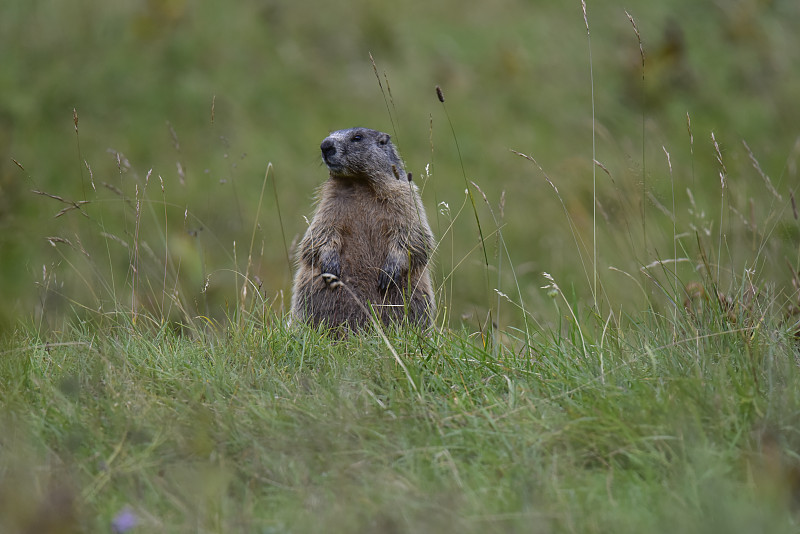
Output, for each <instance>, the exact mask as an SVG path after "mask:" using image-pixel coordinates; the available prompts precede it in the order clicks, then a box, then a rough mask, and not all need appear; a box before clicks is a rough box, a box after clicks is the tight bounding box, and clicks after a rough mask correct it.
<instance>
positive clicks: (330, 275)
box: [292, 128, 435, 330]
mask: <svg viewBox="0 0 800 534" xmlns="http://www.w3.org/2000/svg"><path fill="white" fill-rule="evenodd" d="M320 150H321V152H322V159H323V161H324V162H325V164H326V165H327V166H328V169H329V171H330V177H329V179H328V180H327V181H326V182H325V183H323V185H322V186H321V187H320V190H319V193H318V199H319V203H318V205H317V209H316V211H315V213H314V216H313V218H312V221H311V224H310V226H309V228H308V230H307V231H306V233H305V236H304V237H303V240H302V241H301V243H300V245H299V248H298V254H297V273H296V274H295V279H294V288H293V292H292V315H293V316H294V317H295V318H296V319H299V320H304V321H308V322H309V323H311V324H312V325H314V326H316V325H318V324H321V323H324V324H326V325H328V326H331V327H345V328H347V329H348V330H356V329H360V328H363V327H364V326H365V325H367V324H369V322H370V314H372V313H375V314H376V315H377V317H378V318H380V319H381V321H382V322H383V323H384V324H387V325H388V324H389V323H391V322H403V321H404V320H408V321H409V322H410V323H412V324H415V325H417V326H420V327H427V326H430V325H431V324H432V322H433V316H434V313H435V303H434V294H433V286H432V283H431V278H430V273H429V269H428V263H429V260H430V255H431V253H432V252H433V248H434V241H433V234H432V233H431V230H430V227H429V225H428V220H427V216H426V215H425V210H424V208H423V207H422V201H421V200H420V197H419V192H418V190H417V187H416V186H415V185H414V184H412V183H410V182H409V180H408V179H407V178H406V173H405V168H404V165H403V161H402V159H400V155H399V154H398V153H397V149H396V148H395V147H394V145H393V144H392V142H391V138H390V136H389V135H388V134H386V133H383V132H378V131H376V130H370V129H367V128H351V129H349V130H339V131H337V132H333V133H332V134H330V135H329V136H328V137H326V138H325V140H324V141H322V144H321V145H320Z"/></svg>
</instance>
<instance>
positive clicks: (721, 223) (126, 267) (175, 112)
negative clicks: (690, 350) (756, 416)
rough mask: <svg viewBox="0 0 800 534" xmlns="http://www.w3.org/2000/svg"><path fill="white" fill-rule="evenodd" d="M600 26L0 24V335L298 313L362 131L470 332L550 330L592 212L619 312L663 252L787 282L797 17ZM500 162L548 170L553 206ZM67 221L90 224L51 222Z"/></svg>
mask: <svg viewBox="0 0 800 534" xmlns="http://www.w3.org/2000/svg"><path fill="white" fill-rule="evenodd" d="M625 9H627V10H628V12H629V13H630V15H631V16H632V17H633V18H634V20H635V22H636V25H637V28H638V32H639V35H640V36H641V39H642V43H643V49H644V53H645V58H646V59H645V69H644V73H645V76H644V80H643V79H642V61H641V57H640V52H639V44H638V41H637V36H636V33H635V32H634V28H633V26H632V24H631V22H630V21H629V19H628V17H627V16H626V13H625ZM588 20H589V26H590V29H591V42H589V40H588V39H587V32H586V27H585V25H584V19H583V13H582V10H581V4H580V2H578V1H576V2H555V1H550V2H546V1H541V2H536V1H523V0H498V1H496V2H491V3H489V2H486V3H474V4H469V5H468V4H464V3H460V2H459V3H457V2H452V1H442V2H421V1H418V0H411V1H405V2H381V3H378V2H372V1H366V0H363V1H354V2H348V3H342V4H331V3H329V2H321V1H318V0H312V1H307V2H293V3H290V2H277V1H268V0H267V1H251V0H245V1H241V2H235V3H222V2H217V3H211V2H199V1H192V0H141V1H131V2H119V1H118V2H108V1H104V0H103V1H101V0H84V1H81V2H64V1H52V0H51V1H48V0H37V1H30V2H28V1H21V0H15V1H10V2H4V3H3V5H2V7H0V50H2V51H3V52H2V64H1V65H0V95H2V98H0V156H1V157H0V295H2V297H3V302H4V306H3V309H2V311H0V325H2V328H9V327H13V325H14V324H15V322H16V321H18V320H20V318H21V319H22V320H25V321H29V320H32V321H35V322H36V323H37V324H40V325H42V326H48V327H55V326H57V325H58V324H60V321H61V320H63V319H64V318H65V317H67V318H74V317H75V315H76V314H77V315H78V317H91V316H92V315H93V314H95V313H97V312H98V311H99V312H110V311H113V310H114V309H116V308H122V309H125V308H130V307H131V306H134V307H136V308H137V309H149V310H152V311H154V312H155V314H156V315H157V316H163V317H165V318H174V319H176V320H178V321H185V320H186V317H197V316H201V315H202V316H208V317H212V318H217V319H219V318H221V317H224V315H225V313H227V312H229V311H230V310H231V309H235V307H236V306H237V305H238V303H239V302H240V300H241V295H242V279H243V276H241V275H244V274H245V273H247V274H248V275H249V276H250V278H251V279H252V280H253V282H254V284H256V285H258V286H259V288H258V290H259V291H260V293H261V295H262V296H263V298H265V299H266V302H267V303H269V304H271V305H272V306H273V307H274V308H275V309H278V310H280V309H282V308H281V307H282V306H283V309H285V308H287V307H288V299H289V290H290V287H291V270H292V269H291V266H290V265H289V264H288V262H287V249H291V246H292V243H293V242H294V241H295V240H296V239H297V237H298V236H300V235H302V232H303V231H304V229H305V225H306V223H305V221H304V219H303V217H304V216H309V215H310V214H311V212H312V200H313V192H314V189H315V188H316V187H317V185H318V184H320V183H321V182H322V181H323V180H324V179H325V178H326V172H325V169H324V168H323V167H322V165H321V163H320V158H319V154H318V152H319V148H318V147H319V143H320V141H321V140H322V139H323V138H324V137H325V136H326V134H327V133H328V132H329V131H331V130H336V129H341V128H347V127H351V126H356V125H361V126H367V127H371V128H375V129H380V130H384V131H388V132H390V133H392V134H393V139H394V140H395V142H396V143H397V144H398V146H399V148H400V150H401V153H402V154H403V156H404V158H405V160H406V162H407V165H408V169H409V170H410V171H412V172H413V173H414V176H415V180H416V182H417V183H418V184H419V185H420V187H422V188H423V199H424V202H425V204H426V207H427V209H428V214H429V217H430V219H431V225H432V227H433V229H434V233H435V234H436V236H437V238H438V239H440V240H441V245H440V248H439V250H438V252H437V256H436V266H435V269H434V272H435V278H436V283H437V285H439V286H440V287H441V288H442V293H441V294H440V301H441V303H442V305H441V306H440V307H441V308H442V310H443V311H446V312H447V314H448V316H449V318H450V319H449V321H450V324H451V325H457V324H459V323H460V322H461V321H465V322H467V323H469V324H472V325H475V326H477V325H479V324H480V323H482V322H483V321H485V318H486V316H487V312H488V310H489V309H490V308H493V309H494V312H493V313H494V315H495V317H493V319H494V320H497V317H496V314H497V311H498V307H499V310H500V311H501V312H502V313H501V315H500V318H499V322H500V323H501V326H506V325H519V323H520V314H519V313H518V310H517V309H516V307H515V306H513V305H511V304H508V303H506V302H505V301H502V302H500V303H499V304H498V300H497V294H496V293H495V292H494V290H495V289H499V290H500V291H502V292H503V293H506V294H508V295H509V296H510V297H511V298H513V299H514V300H519V298H520V296H521V298H522V300H523V301H524V302H525V305H526V307H527V308H528V309H529V310H532V313H533V314H534V316H539V315H540V314H541V317H544V318H545V319H547V313H550V312H551V310H552V306H551V305H549V304H547V303H546V300H547V296H546V295H545V292H544V291H543V290H542V289H541V286H542V285H544V284H545V283H546V281H545V280H544V279H543V278H542V275H541V273H542V272H543V271H547V272H549V273H552V274H553V276H554V277H555V278H556V280H557V281H558V283H559V284H560V285H561V286H562V288H564V289H565V293H567V294H569V295H574V296H575V299H576V300H578V301H580V302H588V301H589V300H587V299H589V296H590V294H591V291H590V290H591V285H592V274H591V271H592V266H591V258H592V253H591V247H592V211H593V205H596V206H597V208H598V215H597V220H598V226H597V229H598V237H597V245H598V256H599V261H598V272H599V273H600V278H601V282H602V284H603V288H604V291H605V293H604V295H605V296H604V298H602V299H601V301H602V302H604V306H606V307H610V308H612V309H617V308H623V307H629V308H628V309H631V310H635V309H637V308H641V307H643V306H644V305H645V304H646V303H647V302H652V300H651V299H652V296H653V295H656V299H655V301H658V299H659V298H660V297H658V291H657V284H654V283H653V280H652V279H651V278H648V277H646V276H643V275H642V274H640V267H641V266H642V265H646V264H648V263H650V262H652V261H653V260H655V259H669V258H673V256H674V248H675V246H677V248H678V250H677V252H678V256H679V257H687V258H689V259H690V261H688V262H684V263H680V264H677V265H678V267H679V271H678V275H679V279H680V281H681V283H682V284H685V283H689V282H691V281H692V280H695V279H697V278H698V277H699V276H700V275H699V274H698V273H697V270H698V264H699V260H698V258H700V248H699V246H698V241H699V242H700V243H701V244H704V245H702V246H704V247H707V250H706V251H705V252H706V253H707V254H709V255H710V256H712V257H711V261H712V263H713V264H714V265H715V266H716V265H719V267H720V269H719V271H720V275H719V276H720V277H721V278H725V277H727V279H733V278H734V277H736V276H742V273H743V272H745V271H744V270H745V269H751V270H753V271H754V272H756V273H757V274H758V276H759V277H760V279H763V280H765V281H768V282H770V283H774V284H776V285H787V284H788V283H789V281H790V279H791V271H790V270H789V268H787V265H786V264H787V263H788V264H789V265H790V266H793V268H795V269H796V268H797V263H798V258H797V254H798V252H797V242H798V226H797V221H796V219H795V218H794V215H793V213H792V209H791V203H790V193H791V192H792V191H794V190H795V189H796V188H797V166H796V162H797V158H798V155H800V105H798V102H799V101H798V95H800V32H798V24H800V3H798V2H797V1H796V0H773V1H768V0H764V1H762V0H718V1H715V2H696V1H693V0H671V1H665V2H646V1H641V0H638V1H637V0H633V1H629V2H625V3H623V2H617V1H605V2H591V1H590V2H588ZM590 46H591V65H590ZM370 52H371V53H372V56H373V57H374V59H375V63H376V66H377V72H378V74H379V77H380V81H381V85H382V88H383V92H382V90H381V87H380V86H379V84H378V80H377V79H376V72H375V71H374V70H373V66H372V63H371V61H370V57H369V53H370ZM590 66H591V72H592V74H593V78H592V77H590ZM437 84H438V85H440V86H441V87H442V89H443V91H444V94H445V97H446V99H447V100H446V104H445V106H446V108H445V107H444V106H442V104H440V103H439V102H438V100H437V98H436V94H435V92H434V87H435V86H436V85H437ZM592 94H594V108H595V118H596V122H595V124H596V126H595V132H596V154H595V156H594V157H595V158H596V159H597V160H598V161H599V162H601V163H602V164H603V166H604V167H605V168H606V169H607V170H608V173H606V172H604V171H603V170H602V169H600V168H597V167H595V168H594V170H596V172H597V177H596V180H597V203H596V204H595V203H594V202H593V198H592V195H593V192H592V191H593V165H592V159H593V150H592V124H593V123H592ZM73 108H74V109H75V110H77V118H78V127H77V133H76V126H75V123H74V117H73ZM445 112H446V113H445ZM687 113H688V115H689V117H690V118H691V132H690V131H689V130H688V129H687ZM448 114H449V119H450V120H452V126H453V130H454V131H455V136H454V134H453V132H452V131H451V127H450V125H449V124H448ZM712 131H713V132H714V135H715V138H716V140H717V141H718V143H719V145H720V150H721V155H722V159H723V163H724V164H725V173H726V189H725V190H721V188H720V177H719V172H720V165H719V162H718V161H717V158H716V154H715V149H714V147H713V144H712V141H711V132H712ZM690 133H691V135H692V137H693V144H692V142H690ZM456 139H457V144H458V149H460V158H461V161H460V158H459V150H458V149H457V145H456ZM743 139H744V140H746V141H747V143H748V145H749V147H750V148H751V150H752V152H753V154H754V156H755V157H756V158H757V159H758V161H759V164H760V167H761V169H763V171H764V172H765V173H766V174H767V175H769V177H770V179H771V184H772V185H774V187H775V193H773V192H772V191H770V190H769V188H768V187H767V183H766V181H765V179H764V178H762V177H761V176H760V175H759V173H758V171H757V170H756V169H755V168H754V166H753V165H752V164H751V161H750V158H749V156H748V153H747V150H746V149H745V148H744V146H743V145H742V143H741V141H742V140H743ZM509 149H514V150H518V151H520V152H523V153H525V154H528V155H530V156H532V157H533V158H535V159H536V160H537V161H538V162H539V164H541V166H542V168H543V169H544V171H545V172H546V173H547V176H548V177H549V179H550V180H551V181H552V182H553V184H554V185H555V186H556V187H557V188H558V192H559V195H560V198H559V195H556V193H555V191H554V189H553V188H552V187H551V186H550V185H549V184H548V183H547V181H546V180H545V178H544V175H543V174H542V172H541V171H540V170H539V169H538V168H537V167H536V166H535V165H533V164H532V163H531V162H530V161H527V160H525V159H523V158H521V157H519V156H516V155H514V154H513V153H512V152H511V151H510V150H509ZM665 150H666V151H668V152H669V154H670V163H671V172H670V166H669V165H668V163H667V157H666V155H665ZM118 155H119V158H118ZM270 162H271V163H272V165H273V168H272V170H271V175H270V178H269V181H267V182H266V188H265V193H264V195H263V197H261V195H260V193H261V190H262V186H264V185H265V182H264V175H265V172H266V169H267V165H268V163H270ZM462 163H463V169H464V171H463V172H462ZM151 169H152V172H151V173H150V175H149V177H148V173H149V172H150V170H151ZM426 169H427V171H426ZM465 178H466V179H467V180H469V181H473V182H475V184H477V185H478V186H479V187H480V191H482V192H483V193H485V195H486V199H487V201H488V203H487V202H484V199H483V197H482V196H481V193H480V191H478V190H477V189H474V188H473V189H472V191H473V194H474V195H475V199H476V202H477V206H478V214H479V217H480V222H481V229H482V231H483V234H484V236H485V238H486V252H487V254H486V256H487V257H488V260H489V263H490V267H489V268H488V269H487V268H486V266H485V265H484V255H483V253H482V252H481V249H480V247H477V248H476V245H478V244H479V234H478V229H477V225H476V223H475V217H474V215H473V214H472V213H471V211H472V208H471V206H467V207H465V208H464V210H463V211H462V212H460V214H459V209H460V208H461V206H462V205H463V204H464V202H465V195H464V189H465V187H466V184H465ZM273 180H274V181H273ZM687 189H688V190H689V191H690V192H691V195H690V194H689V193H687ZM33 190H36V191H41V192H44V193H47V194H49V195H54V196H58V197H61V198H62V199H64V201H61V200H58V199H54V198H51V197H48V196H44V195H41V194H36V193H33V192H32V191H33ZM673 191H674V197H673ZM643 197H644V199H645V201H644V205H643V204H642V199H643ZM673 198H674V206H675V207H674V215H673ZM260 199H261V208H260V211H259V202H260ZM77 201H88V203H86V204H82V205H80V210H78V209H72V210H69V211H68V212H66V213H63V214H61V215H60V216H58V217H55V216H56V215H57V214H58V213H59V212H60V211H61V210H62V209H64V208H69V207H70V206H71V204H69V202H77ZM562 201H563V206H562ZM441 203H446V205H447V206H448V207H449V211H448V209H447V208H446V207H445V205H444V204H441ZM501 204H502V206H501ZM137 206H138V207H137ZM490 207H491V210H490V209H489V208H490ZM278 209H279V210H280V215H279V213H278ZM565 209H566V211H567V212H568V213H569V217H567V216H566V215H565ZM642 213H644V217H645V221H644V223H643V219H642ZM257 214H258V218H256V217H257ZM493 216H494V218H495V219H497V224H496V223H495V221H494V220H493ZM501 218H502V220H501ZM453 219H454V220H455V222H454V224H453V225H452V227H451V226H450V222H451V220H453ZM673 219H674V220H675V225H674V227H673ZM281 223H282V224H281ZM498 224H501V225H502V233H503V238H504V240H505V243H506V245H507V248H508V251H509V255H510V259H511V260H512V261H513V264H514V267H515V274H516V279H515V278H514V276H513V275H512V272H511V271H510V269H509V261H508V260H509V258H508V257H505V253H504V252H503V251H502V249H500V248H499V247H498V244H497V239H496V234H495V230H496V229H497V227H498ZM720 228H722V231H723V232H722V234H720ZM645 234H646V236H647V238H646V239H645V238H644V237H643V236H644V235H645ZM675 234H678V238H677V239H674V236H675ZM698 236H699V238H698ZM48 238H50V239H49V240H48ZM53 238H56V239H53ZM251 238H252V239H253V243H254V246H253V247H252V251H251V247H250V242H251ZM578 243H580V246H579V245H578ZM674 244H676V245H675V246H674ZM579 248H580V251H579ZM289 253H291V250H289ZM248 256H250V257H251V259H252V261H251V262H250V263H251V267H250V268H249V269H248ZM609 267H613V268H614V269H618V270H619V271H623V272H624V273H628V274H630V275H631V276H626V275H625V274H622V273H620V272H619V271H617V270H611V269H609ZM236 272H238V273H240V275H236V274H235V273H236ZM451 273H453V274H452V276H451ZM587 273H588V275H587ZM715 274H716V273H715ZM663 275H664V273H663V272H659V273H658V274H657V275H653V276H662V277H663ZM487 278H488V281H487ZM637 284H639V285H640V286H641V289H638V288H637ZM254 287H255V286H253V287H251V291H250V293H249V294H248V298H252V296H253V290H254Z"/></svg>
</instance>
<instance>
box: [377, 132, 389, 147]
mask: <svg viewBox="0 0 800 534" xmlns="http://www.w3.org/2000/svg"><path fill="white" fill-rule="evenodd" d="M390 139H391V137H390V136H389V134H381V135H380V136H378V144H379V145H387V144H389V140H390Z"/></svg>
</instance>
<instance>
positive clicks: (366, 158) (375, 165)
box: [320, 128, 406, 180]
mask: <svg viewBox="0 0 800 534" xmlns="http://www.w3.org/2000/svg"><path fill="white" fill-rule="evenodd" d="M320 149H321V150H322V160H323V161H324V162H325V165H327V166H328V169H330V171H331V176H333V177H335V178H363V179H368V180H381V179H392V180H394V179H398V178H404V179H405V177H406V173H405V170H404V168H403V160H401V159H400V155H399V154H398V153H397V149H396V148H395V147H394V145H393V144H392V142H391V138H390V137H389V134H386V133H383V132H379V131H377V130H370V129H369V128H350V129H347V130H339V131H337V132H333V133H332V134H330V135H329V136H328V137H326V138H325V140H324V141H322V144H321V145H320ZM393 167H394V168H393Z"/></svg>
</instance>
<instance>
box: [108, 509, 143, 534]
mask: <svg viewBox="0 0 800 534" xmlns="http://www.w3.org/2000/svg"><path fill="white" fill-rule="evenodd" d="M137 523H139V519H138V518H137V517H136V514H134V513H133V510H132V509H131V507H130V506H125V507H124V508H123V509H122V510H120V511H119V512H118V513H117V515H116V516H115V517H114V519H113V520H112V521H111V530H112V531H113V532H114V534H122V533H123V532H128V531H129V530H130V529H132V528H133V527H135V526H136V525H137Z"/></svg>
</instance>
